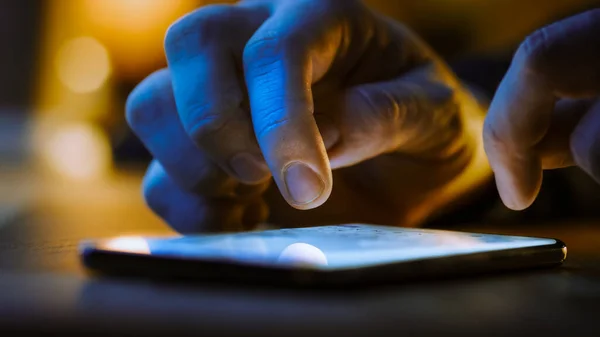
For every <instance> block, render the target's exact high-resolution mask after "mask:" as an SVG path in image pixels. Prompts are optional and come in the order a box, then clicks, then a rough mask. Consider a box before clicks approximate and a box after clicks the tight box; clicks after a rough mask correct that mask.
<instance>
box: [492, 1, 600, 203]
mask: <svg viewBox="0 0 600 337" xmlns="http://www.w3.org/2000/svg"><path fill="white" fill-rule="evenodd" d="M599 34H600V10H591V11H588V12H585V13H581V14H579V15H576V16H573V17H571V18H568V19H565V20H563V21H560V22H556V23H554V24H552V25H549V26H547V27H544V28H542V29H540V30H538V31H536V32H534V33H533V34H531V35H530V36H529V37H528V38H527V39H526V40H525V41H524V42H523V43H522V44H521V46H520V48H519V50H518V51H517V53H516V54H515V57H514V59H513V62H512V65H511V67H510V69H509V71H508V73H507V74H506V76H505V77H504V79H503V81H502V83H501V85H500V87H499V89H498V91H497V93H496V96H495V97H494V99H493V102H492V104H491V106H490V109H489V113H488V116H487V118H486V121H485V127H484V141H485V150H486V153H487V155H488V157H489V160H490V164H491V166H492V168H493V170H494V172H495V177H496V182H497V186H498V190H499V192H500V196H501V197H502V200H503V202H504V203H505V204H506V206H508V207H509V208H512V209H515V210H521V209H524V208H527V207H529V206H530V205H531V204H532V203H533V201H534V200H535V198H536V196H537V194H538V192H539V190H540V187H541V183H542V171H543V170H549V169H556V168H562V167H567V166H573V165H577V166H579V167H580V168H582V169H583V170H584V171H585V172H587V173H588V174H590V175H591V176H592V177H594V178H595V179H596V180H597V181H600V146H599V144H600V105H598V101H597V97H598V94H600V63H598V57H600V43H599V42H600V40H599V38H598V36H600V35H599Z"/></svg>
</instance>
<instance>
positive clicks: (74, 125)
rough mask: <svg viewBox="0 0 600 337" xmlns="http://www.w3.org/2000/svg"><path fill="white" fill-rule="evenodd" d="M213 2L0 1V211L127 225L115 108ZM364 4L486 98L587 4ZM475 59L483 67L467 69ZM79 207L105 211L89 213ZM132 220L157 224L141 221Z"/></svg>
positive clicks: (136, 165)
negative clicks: (184, 21)
mask: <svg viewBox="0 0 600 337" xmlns="http://www.w3.org/2000/svg"><path fill="white" fill-rule="evenodd" d="M216 2H221V1H200V0H46V1H43V0H0V41H1V43H2V44H3V45H2V47H3V48H2V52H0V74H1V77H0V214H4V217H8V216H9V215H10V214H13V213H11V212H12V211H13V210H15V209H18V208H19V207H21V206H22V205H39V204H40V203H41V204H43V205H44V207H43V209H45V210H47V209H51V210H52V209H53V210H54V212H55V213H56V212H60V211H61V210H62V212H63V213H65V214H69V215H70V217H71V218H72V219H73V221H74V222H76V221H77V219H81V216H82V214H84V215H86V219H87V220H86V221H90V219H91V218H93V219H95V221H98V222H101V221H105V220H106V217H107V216H108V215H107V212H108V210H110V214H112V215H111V217H113V218H114V219H113V220H114V221H116V223H127V219H128V218H127V217H128V214H130V213H131V212H133V210H134V209H138V210H140V212H145V211H142V209H143V203H142V202H141V195H140V193H139V184H140V180H141V177H142V175H143V169H144V168H145V165H146V164H147V162H148V160H149V157H148V154H147V153H146V151H145V150H144V148H143V146H142V145H141V144H140V143H139V142H138V141H137V140H136V138H135V137H134V136H133V135H132V133H131V132H130V130H129V129H128V127H127V126H126V123H125V120H124V111H123V107H124V102H125V100H126V98H127V95H128V93H129V92H130V91H131V90H132V89H133V88H134V86H135V85H136V83H138V82H139V81H141V80H142V79H143V78H144V77H145V76H146V75H148V74H149V73H151V72H153V71H154V70H157V69H159V68H161V67H164V66H165V60H164V55H163V44H162V42H163V37H164V34H165V31H166V29H167V28H168V26H169V24H170V23H171V22H173V21H174V20H175V19H177V18H178V17H180V16H182V15H183V14H185V13H186V12H189V11H192V10H194V9H195V8H198V7H200V6H202V5H205V4H207V3H216ZM366 2H367V3H369V4H370V5H371V6H373V7H374V8H377V9H378V10H380V11H382V12H385V13H386V14H388V15H389V16H392V17H395V18H397V19H399V20H402V21H403V22H404V23H406V24H407V25H408V26H410V27H412V28H413V29H414V30H415V31H417V32H418V33H419V34H420V35H421V36H423V37H424V39H425V40H426V41H428V42H429V43H430V44H431V45H432V46H433V47H434V48H435V49H436V50H437V51H438V52H439V53H441V54H442V55H443V56H444V57H446V58H447V59H448V60H449V61H450V62H451V63H453V64H456V67H457V69H459V70H457V71H459V73H460V74H461V76H464V77H467V78H468V79H470V80H472V81H474V82H480V85H481V86H483V87H484V89H486V90H487V91H488V92H490V93H491V92H493V89H494V88H495V86H496V85H497V83H498V81H499V80H500V78H501V75H502V73H503V72H504V70H505V68H506V66H507V65H508V63H507V62H508V61H509V59H510V55H511V54H512V52H513V50H514V48H515V47H516V46H517V45H518V43H519V41H521V40H522V39H523V38H524V37H525V36H526V35H527V34H528V33H530V32H531V31H533V30H534V29H535V28H537V27H539V26H541V25H543V24H545V23H548V22H551V21H554V20H557V19H560V18H562V17H565V16H569V15H572V14H574V13H577V12H580V11H583V10H584V9H587V8H590V7H591V6H594V5H595V4H597V1H593V0H568V1H567V0H486V1H481V0H403V1H400V0H396V1H394V0H368V1H366ZM477 62H488V63H490V62H491V63H490V65H493V66H489V67H485V68H480V67H475V66H473V65H474V64H478V63H477ZM465 65H466V66H465ZM481 69H486V70H485V71H481ZM36 202H37V203H36ZM90 204H95V205H106V207H100V206H98V207H97V208H96V209H97V210H96V211H94V212H95V213H90V212H92V211H90V210H89V205H90ZM57 205H69V207H70V208H69V209H68V210H66V209H65V208H61V207H62V206H61V207H59V206H57ZM74 205H75V206H74ZM52 206H54V208H52ZM31 207H34V206H31ZM86 207H87V208H86ZM119 209H121V210H122V211H121V213H119V211H118V210H119ZM7 214H8V215H7ZM45 214H48V215H52V214H54V213H52V212H50V213H45ZM90 214H93V216H90ZM143 214H146V213H143ZM96 215H97V216H96ZM132 216H133V215H132ZM118 219H120V221H118ZM144 219H145V220H144V221H148V222H154V223H156V226H157V228H158V227H160V226H161V225H159V222H158V221H157V220H156V219H154V218H153V217H150V216H148V217H147V218H144ZM98 226H100V227H101V226H102V225H101V224H100V223H99V224H98ZM115 226H116V227H115V228H120V227H119V226H121V225H118V224H117V225H115ZM127 228H128V229H132V228H129V227H127ZM52 230H56V227H53V228H52V229H51V230H50V229H49V230H48V231H47V232H44V233H43V235H46V234H48V233H49V232H50V231H52ZM132 230H133V229H132Z"/></svg>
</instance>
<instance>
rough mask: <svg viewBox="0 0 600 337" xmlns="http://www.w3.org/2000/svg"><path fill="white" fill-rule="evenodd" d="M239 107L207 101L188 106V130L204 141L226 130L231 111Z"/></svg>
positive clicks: (195, 139) (197, 139)
mask: <svg viewBox="0 0 600 337" xmlns="http://www.w3.org/2000/svg"><path fill="white" fill-rule="evenodd" d="M235 109H237V106H234V105H233V104H230V103H206V104H197V105H192V106H189V107H188V108H187V110H188V116H190V117H189V122H188V123H187V125H189V126H188V127H187V132H188V134H189V135H190V137H191V138H192V139H193V140H194V141H196V142H199V143H203V142H205V141H207V140H209V139H211V138H213V137H214V136H215V134H217V133H220V132H221V131H223V130H225V129H226V128H227V126H228V124H229V123H230V122H231V117H230V116H231V115H232V113H231V111H233V110H235Z"/></svg>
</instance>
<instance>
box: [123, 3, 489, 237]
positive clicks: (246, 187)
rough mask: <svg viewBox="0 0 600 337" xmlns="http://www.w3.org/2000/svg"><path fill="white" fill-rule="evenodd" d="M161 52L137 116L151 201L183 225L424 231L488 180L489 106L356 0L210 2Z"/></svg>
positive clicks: (141, 89) (137, 101)
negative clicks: (367, 226)
mask: <svg viewBox="0 0 600 337" xmlns="http://www.w3.org/2000/svg"><path fill="white" fill-rule="evenodd" d="M165 52H166V56H167V60H168V69H162V70H159V71H157V72H156V73H154V74H152V75H150V76H149V77H148V78H146V79H145V80H144V81H142V83H140V84H139V85H138V87H137V88H136V89H135V90H134V91H133V92H132V93H131V95H130V97H129V99H128V101H127V107H126V115H127V120H128V122H129V124H130V125H131V127H132V129H133V130H134V132H135V133H136V134H137V135H138V136H139V138H140V139H141V140H142V141H143V142H144V144H145V145H146V147H147V148H148V149H149V151H150V152H151V153H152V154H153V156H154V158H155V159H154V161H153V162H152V163H151V164H150V167H149V169H148V172H147V174H146V177H145V179H144V188H143V189H144V196H145V198H146V201H147V203H148V205H149V206H150V208H151V209H152V210H153V211H154V212H156V213H157V214H158V215H159V216H161V217H162V218H163V219H164V220H165V221H166V222H167V223H168V224H170V225H171V226H172V227H173V228H174V229H176V230H178V231H180V232H183V233H193V232H202V231H223V230H225V231H232V230H243V229H248V228H253V227H254V226H256V225H257V224H258V223H261V222H264V221H267V220H268V221H270V222H272V223H275V224H277V225H288V226H306V225H321V224H327V223H343V222H371V223H379V224H387V225H405V226H415V225H418V224H420V223H422V222H423V221H424V220H425V219H427V218H428V217H429V216H431V215H432V214H435V213H436V212H439V211H440V210H443V209H445V208H447V207H450V206H451V205H452V203H454V202H456V201H457V200H461V199H463V198H465V197H467V196H468V195H469V194H470V193H471V192H472V191H473V190H476V189H477V187H479V186H480V185H482V184H483V183H484V181H485V179H486V178H487V177H488V176H489V173H490V171H489V168H488V166H487V164H486V161H485V158H484V156H483V149H482V146H481V144H482V142H481V139H480V137H481V130H482V124H483V115H484V112H483V109H482V107H481V106H480V105H479V103H478V102H477V101H476V100H475V99H474V98H473V97H472V96H471V94H470V93H469V92H468V91H467V90H465V89H464V88H463V86H462V85H461V84H460V83H459V81H457V79H456V78H455V76H454V75H453V74H452V72H451V71H450V70H449V69H448V68H447V66H446V65H445V64H444V63H443V62H442V61H441V60H440V59H439V58H438V57H437V56H436V55H435V53H433V52H432V51H431V50H430V49H429V47H428V46H427V45H425V44H424V43H423V42H422V41H420V40H419V39H418V38H417V37H416V36H414V35H413V34H412V33H411V32H410V31H409V30H408V29H406V28H405V27H404V26H402V25H401V24H399V23H397V22H394V21H391V20H389V19H387V18H385V17H383V16H381V15H379V14H377V13H374V12H372V11H371V10H369V9H368V8H367V7H365V6H364V5H363V4H362V3H361V2H360V1H353V0H287V1H286V0H279V1H276V0H269V1H260V0H254V1H242V2H240V3H238V4H236V5H213V6H208V7H203V8H200V9H198V10H196V11H194V12H192V13H189V14H188V15H186V16H185V17H183V18H181V19H179V20H178V21H177V22H175V23H174V24H173V25H172V26H171V27H170V29H169V30H168V32H167V34H166V37H165ZM334 181H335V188H334Z"/></svg>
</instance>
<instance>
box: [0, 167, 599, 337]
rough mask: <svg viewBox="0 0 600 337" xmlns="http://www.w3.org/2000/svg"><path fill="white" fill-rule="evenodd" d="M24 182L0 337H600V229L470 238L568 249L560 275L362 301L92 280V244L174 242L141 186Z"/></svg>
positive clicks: (0, 282)
mask: <svg viewBox="0 0 600 337" xmlns="http://www.w3.org/2000/svg"><path fill="white" fill-rule="evenodd" d="M21 176H22V174H21V173H19V172H4V173H1V174H0V191H3V192H2V193H0V204H4V205H7V204H10V202H12V203H13V204H14V203H15V202H16V201H19V202H20V204H19V205H20V206H21V208H20V209H22V210H24V212H22V214H21V216H18V215H16V216H13V219H12V221H8V222H7V221H5V224H4V225H3V226H2V227H0V332H1V331H20V332H23V331H37V332H39V331H45V332H46V333H48V332H52V333H56V334H62V335H69V334H73V335H91V333H92V332H93V333H94V334H95V335H103V336H108V335H114V334H117V333H119V334H123V335H125V334H131V335H142V334H144V335H145V336H151V335H157V336H159V335H168V336H179V335H190V336H191V335H194V336H199V335H202V336H211V335H217V336H223V335H257V336H258V335H261V336H265V335H267V336H269V335H276V336H306V335H310V334H318V335H321V334H323V335H324V334H326V333H327V334H336V335H340V336H353V335H367V334H368V335H371V334H373V335H381V336H384V335H390V336H392V335H393V336H430V335H441V334H444V335H450V336H454V335H461V336H481V335H483V336H495V335H511V336H531V335H534V336H538V335H544V336H555V335H556V336H558V335H562V336H565V335H566V336H571V335H573V336H599V335H600V328H598V322H597V320H598V318H600V316H599V315H598V314H599V313H600V223H593V222H590V223H565V224H549V225H548V226H543V227H542V226H537V227H535V228H533V227H532V228H523V227H521V228H515V227H511V226H508V225H507V226H506V227H504V228H487V227H485V226H483V225H481V226H468V227H467V226H465V227H463V228H461V229H462V230H467V231H484V232H496V233H506V234H516V235H534V236H546V237H557V238H560V239H562V240H563V241H565V242H566V243H567V245H568V246H569V256H568V259H567V262H566V263H565V264H564V265H563V266H562V267H559V268H552V269H544V270H532V271H523V272H511V273H505V274H500V275H488V276H480V277H470V278H461V279H454V280H445V281H431V282H424V283H423V282H421V283H407V284H399V285H386V286H382V287H378V288H369V289H365V290H360V291H356V290H354V291H350V290H343V289H340V290H337V291H310V290H291V289H287V290H286V289H281V288H278V289H270V288H266V287H264V288H261V287H240V286H237V287H236V286H231V285H229V286H225V285H222V286H217V285H206V284H197V285H191V284H187V285H182V284H173V283H164V282H162V283H161V282H156V281H154V282H153V281H149V280H139V279H137V280H136V279H114V278H113V279H111V278H98V277H90V276H89V275H86V273H85V270H84V269H83V268H82V267H81V265H80V264H79V261H78V259H77V254H76V251H77V244H78V242H79V240H81V239H84V238H97V237H110V236H116V235H123V234H133V233H135V234H165V233H170V231H169V230H168V228H167V227H166V226H164V225H163V224H162V223H161V222H160V220H158V219H157V218H155V217H154V216H153V215H152V214H151V213H150V212H149V211H148V210H147V209H146V208H145V206H144V205H143V202H142V200H141V197H140V195H139V183H140V178H139V177H138V176H137V175H135V174H134V175H119V176H116V177H114V178H112V179H110V180H108V181H103V182H98V183H95V184H90V183H87V184H76V183H65V182H60V181H54V180H51V179H38V178H32V177H27V178H26V179H23V178H22V177H21ZM19 177H20V178H19ZM49 181H52V182H49ZM7 191H10V193H7ZM3 198H4V200H3ZM23 207H24V208H23ZM84 331H85V334H84V333H83V332H84Z"/></svg>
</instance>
